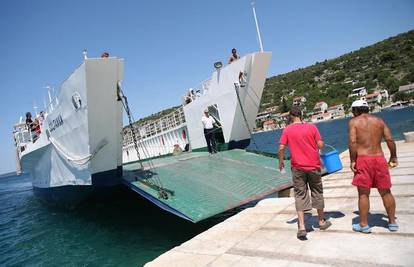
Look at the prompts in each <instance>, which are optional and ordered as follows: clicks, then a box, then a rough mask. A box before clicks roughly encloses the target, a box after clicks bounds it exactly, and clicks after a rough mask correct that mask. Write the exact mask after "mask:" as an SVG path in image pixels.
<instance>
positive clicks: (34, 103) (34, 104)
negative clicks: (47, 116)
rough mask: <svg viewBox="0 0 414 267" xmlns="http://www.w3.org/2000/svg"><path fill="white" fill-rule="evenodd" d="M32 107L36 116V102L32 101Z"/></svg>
mask: <svg viewBox="0 0 414 267" xmlns="http://www.w3.org/2000/svg"><path fill="white" fill-rule="evenodd" d="M33 109H34V111H35V116H37V114H38V113H37V109H38V107H37V105H36V102H34V101H33Z"/></svg>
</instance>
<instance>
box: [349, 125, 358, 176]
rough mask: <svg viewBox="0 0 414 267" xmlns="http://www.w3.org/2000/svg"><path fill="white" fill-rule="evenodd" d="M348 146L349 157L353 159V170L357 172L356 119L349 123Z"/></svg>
mask: <svg viewBox="0 0 414 267" xmlns="http://www.w3.org/2000/svg"><path fill="white" fill-rule="evenodd" d="M348 136H349V139H348V148H349V158H350V160H351V170H352V171H353V172H356V169H355V161H356V158H357V134H356V126H355V121H354V120H350V121H349V123H348Z"/></svg>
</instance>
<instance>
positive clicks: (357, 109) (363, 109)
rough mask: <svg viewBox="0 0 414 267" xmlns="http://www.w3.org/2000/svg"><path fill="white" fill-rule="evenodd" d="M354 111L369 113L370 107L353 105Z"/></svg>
mask: <svg viewBox="0 0 414 267" xmlns="http://www.w3.org/2000/svg"><path fill="white" fill-rule="evenodd" d="M352 112H354V113H358V114H362V113H369V107H353V108H352Z"/></svg>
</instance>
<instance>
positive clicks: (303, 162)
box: [279, 106, 332, 239]
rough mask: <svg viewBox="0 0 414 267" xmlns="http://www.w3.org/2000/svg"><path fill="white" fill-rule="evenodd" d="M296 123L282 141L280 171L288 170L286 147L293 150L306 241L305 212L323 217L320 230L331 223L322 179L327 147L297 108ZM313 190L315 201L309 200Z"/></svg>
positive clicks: (292, 112)
mask: <svg viewBox="0 0 414 267" xmlns="http://www.w3.org/2000/svg"><path fill="white" fill-rule="evenodd" d="M289 117H290V121H292V123H291V124H290V125H288V126H287V127H286V128H284V129H283V132H282V136H281V137H280V141H279V144H280V145H279V170H280V171H282V170H283V169H284V168H285V163H284V158H285V149H286V146H289V150H290V155H291V165H292V180H293V188H294V193H295V206H296V211H297V214H298V232H297V238H298V239H305V238H306V228H305V211H306V210H311V209H312V208H315V209H316V210H317V212H318V217H319V229H320V230H326V229H328V227H329V226H331V224H332V223H331V222H330V221H327V220H325V219H324V213H323V209H324V207H325V203H324V198H323V186H322V179H321V162H320V157H319V151H318V148H319V149H322V148H323V147H324V146H325V144H324V142H323V140H322V137H321V135H320V133H319V131H318V128H316V126H315V125H313V124H310V123H303V122H302V110H301V109H300V107H298V106H293V107H292V109H291V110H290V112H289ZM309 190H310V193H311V197H309Z"/></svg>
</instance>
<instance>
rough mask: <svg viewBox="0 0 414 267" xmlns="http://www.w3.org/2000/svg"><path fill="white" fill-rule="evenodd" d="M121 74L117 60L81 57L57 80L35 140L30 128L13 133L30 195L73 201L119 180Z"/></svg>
mask: <svg viewBox="0 0 414 267" xmlns="http://www.w3.org/2000/svg"><path fill="white" fill-rule="evenodd" d="M122 76H123V60H121V59H116V58H106V59H85V61H84V63H83V64H82V65H81V66H80V67H79V68H77V69H76V70H75V71H74V72H73V73H72V75H71V76H70V77H69V78H68V79H67V80H66V81H65V82H64V83H63V84H62V86H61V88H60V91H59V94H58V96H57V98H56V100H55V101H54V102H52V103H51V104H50V107H49V110H48V112H47V114H46V116H45V118H44V121H43V123H42V125H41V128H40V129H41V133H40V134H39V135H37V136H36V140H35V141H34V142H33V136H35V135H34V134H33V133H31V132H30V130H27V131H28V134H27V133H21V134H20V135H18V136H17V137H15V139H16V140H17V149H18V154H19V158H20V165H21V168H22V170H23V171H24V172H29V173H30V174H31V176H32V179H33V180H32V183H33V188H34V192H35V194H36V195H38V196H40V197H42V198H44V199H45V200H46V201H47V202H59V203H64V204H76V203H78V202H81V201H82V200H84V199H86V198H87V197H89V196H91V194H92V193H95V192H97V191H100V189H105V190H104V191H106V189H107V188H111V187H116V186H118V185H120V184H121V176H122V159H121V153H122V152H121V151H122V145H121V144H122V135H121V129H122V103H121V102H120V99H119V97H118V92H117V90H118V83H119V82H120V81H121V80H122ZM25 134H26V136H27V135H28V136H29V138H28V139H27V138H26V139H24V138H23V136H24V135H25ZM98 189H99V190H98Z"/></svg>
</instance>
